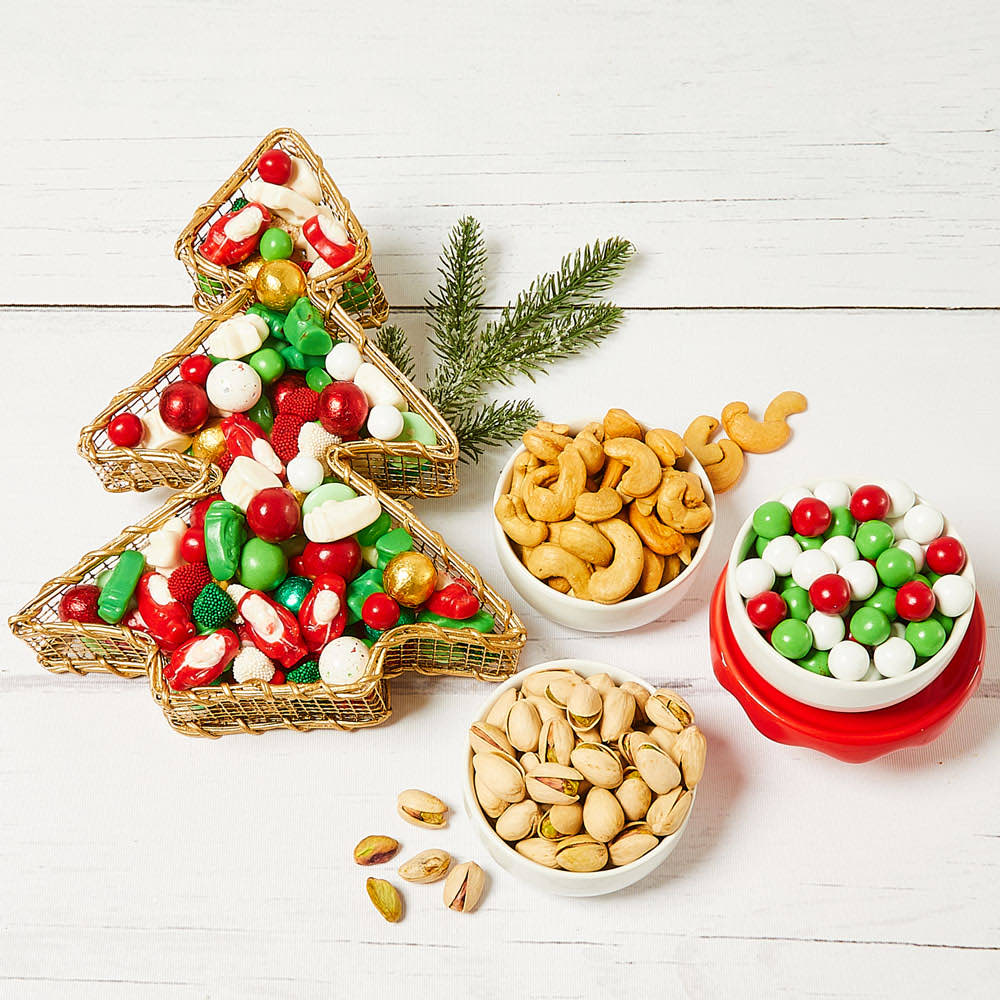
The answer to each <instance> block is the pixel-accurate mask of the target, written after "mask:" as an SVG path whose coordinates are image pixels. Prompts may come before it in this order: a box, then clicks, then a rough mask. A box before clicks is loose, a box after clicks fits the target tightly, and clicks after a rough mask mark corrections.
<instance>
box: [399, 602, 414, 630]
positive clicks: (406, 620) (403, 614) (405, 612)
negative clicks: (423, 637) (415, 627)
mask: <svg viewBox="0 0 1000 1000" xmlns="http://www.w3.org/2000/svg"><path fill="white" fill-rule="evenodd" d="M416 620H417V612H416V610H415V609H414V608H408V607H406V606H405V605H403V604H401V605H400V606H399V621H398V622H396V628H399V626H400V625H412V624H413V623H414V622H415V621H416Z"/></svg>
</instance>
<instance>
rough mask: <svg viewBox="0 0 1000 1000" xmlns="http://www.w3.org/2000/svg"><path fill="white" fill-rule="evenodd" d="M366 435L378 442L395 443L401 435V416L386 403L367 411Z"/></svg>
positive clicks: (394, 408)
mask: <svg viewBox="0 0 1000 1000" xmlns="http://www.w3.org/2000/svg"><path fill="white" fill-rule="evenodd" d="M368 433H369V434H370V435H371V436H372V437H373V438H377V439H378V440H379V441H395V440H396V438H398V437H399V435H400V434H402V433H403V414H402V413H401V412H400V411H399V410H397V409H396V407H395V406H389V405H388V404H386V403H379V405H378V406H373V407H372V408H371V409H370V410H369V411H368Z"/></svg>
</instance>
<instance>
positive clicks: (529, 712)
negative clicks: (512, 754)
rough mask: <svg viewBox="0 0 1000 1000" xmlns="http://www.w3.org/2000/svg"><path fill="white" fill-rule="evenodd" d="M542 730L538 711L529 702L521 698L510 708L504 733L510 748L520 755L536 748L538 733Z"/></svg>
mask: <svg viewBox="0 0 1000 1000" xmlns="http://www.w3.org/2000/svg"><path fill="white" fill-rule="evenodd" d="M541 728H542V720H541V717H540V716H539V714H538V709H537V708H535V706H534V705H532V703H531V702H530V701H527V700H525V699H524V698H522V699H521V700H520V701H515V702H514V704H513V705H511V706H510V711H509V712H508V713H507V720H506V724H505V726H504V732H505V733H506V734H507V739H508V740H510V743H511V746H513V747H514V749H515V750H520V751H521V752H522V753H523V752H525V751H527V750H534V749H536V748H537V747H538V732H539V730H540V729H541Z"/></svg>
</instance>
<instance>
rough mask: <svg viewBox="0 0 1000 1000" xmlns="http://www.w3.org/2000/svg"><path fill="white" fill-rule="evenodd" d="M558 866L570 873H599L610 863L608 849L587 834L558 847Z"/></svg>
mask: <svg viewBox="0 0 1000 1000" xmlns="http://www.w3.org/2000/svg"><path fill="white" fill-rule="evenodd" d="M555 847H556V864H557V865H558V866H559V867H560V868H564V869H565V870H566V871H568V872H597V871H600V870H601V869H602V868H603V867H604V866H605V865H606V864H607V863H608V849H607V848H606V847H605V846H604V844H602V843H599V842H598V841H596V840H594V838H593V837H590V836H588V835H587V834H585V833H582V834H580V835H579V836H577V837H567V838H566V839H565V840H560V841H559V842H558V843H557V844H556V845H555Z"/></svg>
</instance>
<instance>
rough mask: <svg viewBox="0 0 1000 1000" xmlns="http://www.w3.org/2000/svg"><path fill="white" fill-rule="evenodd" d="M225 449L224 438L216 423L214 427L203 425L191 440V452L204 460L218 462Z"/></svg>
mask: <svg viewBox="0 0 1000 1000" xmlns="http://www.w3.org/2000/svg"><path fill="white" fill-rule="evenodd" d="M225 450H226V439H225V437H224V436H223V434H222V428H221V427H220V426H219V425H218V424H216V425H215V426H214V427H203V428H202V429H201V430H200V431H198V433H197V434H195V436H194V441H192V442H191V454H192V455H193V456H194V457H195V458H200V459H202V461H205V462H218V461H219V459H220V458H222V456H223V454H224V452H225Z"/></svg>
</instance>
